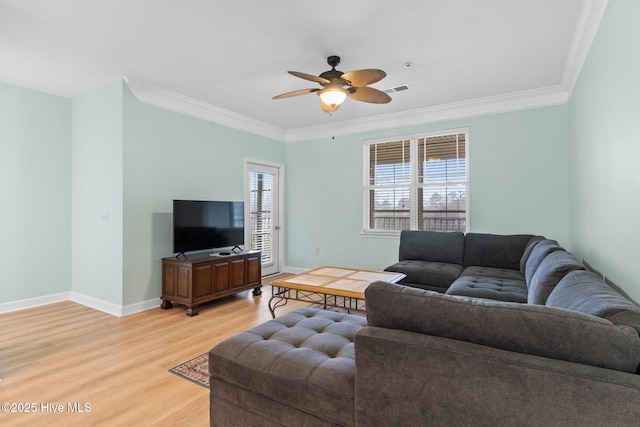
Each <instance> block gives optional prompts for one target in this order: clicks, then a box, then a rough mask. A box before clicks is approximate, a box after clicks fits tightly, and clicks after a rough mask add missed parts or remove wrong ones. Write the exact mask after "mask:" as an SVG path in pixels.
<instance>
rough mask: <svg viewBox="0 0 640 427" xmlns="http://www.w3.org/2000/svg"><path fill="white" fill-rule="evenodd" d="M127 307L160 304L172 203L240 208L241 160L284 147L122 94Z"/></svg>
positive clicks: (274, 156)
mask: <svg viewBox="0 0 640 427" xmlns="http://www.w3.org/2000/svg"><path fill="white" fill-rule="evenodd" d="M124 118H125V119H124V304H125V305H127V304H133V303H136V302H140V301H145V300H149V299H152V298H158V297H160V294H161V289H162V288H161V278H162V264H161V259H162V258H163V257H167V256H171V255H172V253H173V252H172V250H173V248H172V243H173V242H172V234H171V233H172V218H173V217H172V209H173V207H172V200H173V199H195V200H243V199H244V159H245V158H247V157H248V158H253V159H260V160H266V161H269V162H275V163H284V161H285V144H284V143H283V142H277V141H273V140H270V139H267V138H264V137H260V136H256V135H252V134H249V133H246V132H242V131H238V130H235V129H232V128H228V127H225V126H220V125H217V124H215V123H211V122H207V121H204V120H200V119H196V118H192V117H188V116H184V115H181V114H178V113H173V112H171V111H167V110H163V109H160V108H156V107H152V106H149V105H147V104H143V103H141V102H139V101H138V100H137V99H136V98H135V97H134V96H133V94H132V93H131V92H130V91H129V89H128V88H127V87H125V90H124Z"/></svg>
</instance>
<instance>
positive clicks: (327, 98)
mask: <svg viewBox="0 0 640 427" xmlns="http://www.w3.org/2000/svg"><path fill="white" fill-rule="evenodd" d="M327 63H328V64H329V65H330V66H331V70H329V71H325V72H324V73H322V74H320V75H319V76H314V75H312V74H306V73H300V72H298V71H288V73H289V74H291V75H294V76H296V77H300V78H301V79H305V80H310V81H312V82H317V83H320V85H321V86H322V87H321V88H313V89H300V90H294V91H293V92H287V93H283V94H281V95H277V96H274V97H273V99H282V98H290V97H292V96H299V95H306V94H307V93H316V94H317V95H318V96H320V108H322V111H324V112H325V113H333V112H334V111H336V110H337V109H338V108H340V105H342V102H344V100H345V98H346V97H347V96H348V97H349V98H351V99H354V100H356V101H362V102H370V103H373V104H386V103H388V102H390V101H391V97H390V96H389V95H387V94H386V93H384V92H382V91H381V90H378V89H374V88H372V87H368V85H370V84H373V83H375V82H378V81H380V80H382V79H383V78H384V77H385V76H386V75H387V73H385V72H384V71H382V70H376V69H373V68H371V69H366V70H355V71H348V72H346V73H343V72H342V71H338V70H336V66H337V65H338V64H340V57H339V56H330V57H328V58H327Z"/></svg>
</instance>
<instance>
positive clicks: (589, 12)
mask: <svg viewBox="0 0 640 427" xmlns="http://www.w3.org/2000/svg"><path fill="white" fill-rule="evenodd" d="M608 3H609V0H585V2H584V3H583V4H582V9H581V10H580V16H578V22H577V23H576V29H575V31H574V33H573V40H572V42H571V46H570V47H569V55H568V56H567V63H566V64H565V69H564V74H563V75H562V83H561V85H562V86H563V87H564V88H565V89H566V90H567V92H568V93H569V98H571V94H572V93H573V88H574V86H575V84H576V82H577V81H578V77H580V71H581V70H582V66H583V65H584V61H585V60H586V59H587V56H588V55H589V50H590V49H591V45H592V44H593V40H594V39H595V37H596V33H597V32H598V28H599V27H600V22H601V21H602V17H603V16H604V12H605V10H606V9H607V4H608Z"/></svg>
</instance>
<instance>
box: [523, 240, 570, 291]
mask: <svg viewBox="0 0 640 427" xmlns="http://www.w3.org/2000/svg"><path fill="white" fill-rule="evenodd" d="M561 249H562V247H561V246H560V245H559V244H558V242H556V241H555V240H549V239H545V240H542V241H540V242H538V243H537V244H536V245H535V246H534V247H533V248H531V254H529V257H528V258H527V261H526V263H525V269H524V278H525V280H526V281H527V283H529V282H530V281H531V279H532V278H533V275H534V274H535V272H536V270H537V269H538V266H539V265H540V263H541V262H542V260H543V259H545V257H546V256H547V255H549V254H550V253H551V252H554V251H559V250H561Z"/></svg>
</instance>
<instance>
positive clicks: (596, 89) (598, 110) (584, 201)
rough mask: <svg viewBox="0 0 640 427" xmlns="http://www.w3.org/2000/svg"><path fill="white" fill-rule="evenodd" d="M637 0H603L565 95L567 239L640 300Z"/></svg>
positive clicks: (639, 35)
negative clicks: (569, 221)
mask: <svg viewBox="0 0 640 427" xmlns="http://www.w3.org/2000/svg"><path fill="white" fill-rule="evenodd" d="M638 17H640V2H637V1H631V0H626V1H625V0H610V1H609V4H608V6H607V11H606V13H605V15H604V18H603V20H602V23H601V24H600V29H599V30H598V34H597V36H596V39H595V40H594V43H593V46H592V47H591V51H590V53H589V56H588V58H587V61H586V62H585V65H584V67H583V69H582V72H581V74H580V78H579V80H578V83H577V85H576V87H575V89H574V92H573V96H572V99H571V102H570V132H571V143H570V148H571V161H572V168H571V171H572V173H571V195H572V198H571V217H572V219H573V222H572V227H571V232H572V233H571V234H572V246H573V247H574V249H575V252H576V254H577V255H579V256H581V257H583V258H584V259H585V260H586V261H587V262H588V263H590V264H591V265H592V266H593V267H594V268H595V269H597V270H599V271H600V272H602V273H603V274H604V275H606V276H607V278H608V279H609V280H610V281H611V282H613V283H614V284H615V285H617V286H619V287H620V288H621V289H622V290H624V291H625V292H626V293H628V294H629V296H630V297H631V298H632V299H633V300H635V301H636V302H640V276H639V275H638V268H637V264H638V240H639V237H638V236H640V223H639V222H638V218H640V168H639V160H640V137H639V136H638V131H637V129H636V125H637V121H638V119H639V118H640V84H639V83H638V81H639V80H638V79H639V78H640V55H638V47H639V46H640V26H639V25H638Z"/></svg>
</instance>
